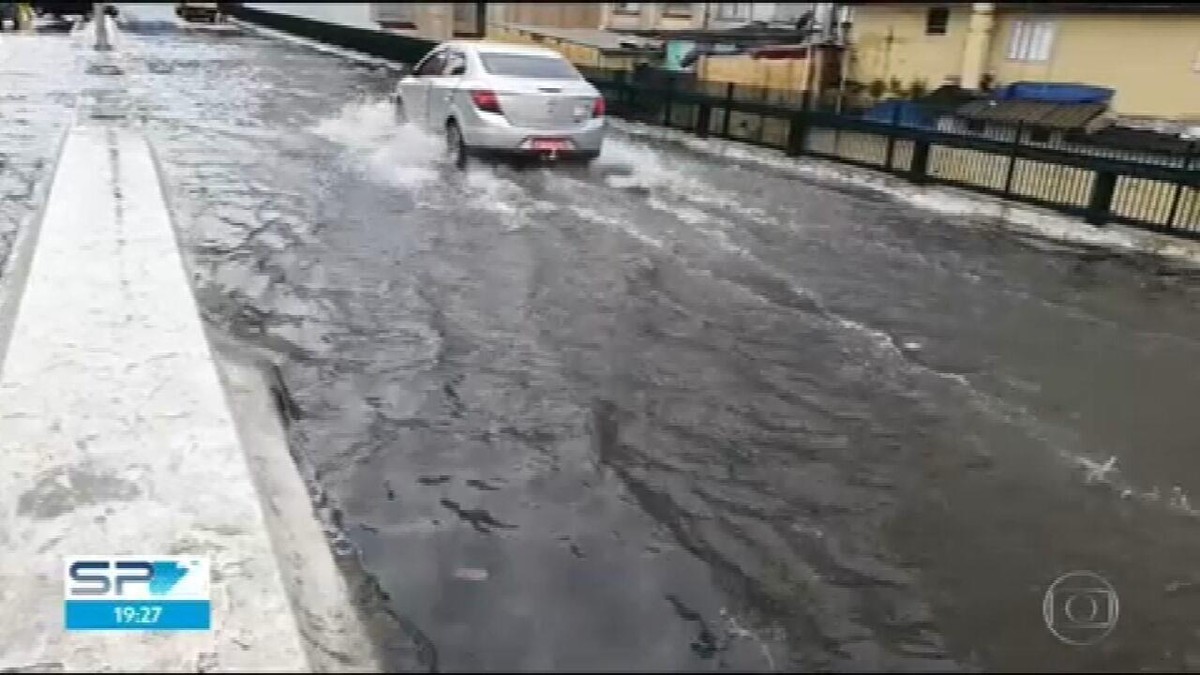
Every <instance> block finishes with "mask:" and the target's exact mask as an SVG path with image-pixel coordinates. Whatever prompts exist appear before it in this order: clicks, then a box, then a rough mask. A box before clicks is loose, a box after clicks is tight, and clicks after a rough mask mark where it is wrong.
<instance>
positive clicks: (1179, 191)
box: [1167, 141, 1196, 228]
mask: <svg viewBox="0 0 1200 675" xmlns="http://www.w3.org/2000/svg"><path fill="white" fill-rule="evenodd" d="M1195 154H1196V142H1195V141H1192V142H1191V143H1189V144H1188V149H1187V152H1185V153H1184V155H1183V168H1184V169H1185V170H1187V169H1191V168H1192V166H1191V165H1192V157H1193V156H1195ZM1182 199H1183V181H1179V182H1178V183H1176V184H1175V194H1173V195H1171V211H1170V212H1169V213H1168V214H1167V228H1172V227H1175V217H1176V216H1178V215H1179V202H1180V201H1181V200H1182Z"/></svg>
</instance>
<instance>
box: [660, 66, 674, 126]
mask: <svg viewBox="0 0 1200 675" xmlns="http://www.w3.org/2000/svg"><path fill="white" fill-rule="evenodd" d="M666 90H667V95H666V97H665V98H664V99H663V121H662V125H663V126H664V127H667V128H668V129H669V128H671V99H672V98H673V94H674V93H675V78H674V77H668V78H667V87H666Z"/></svg>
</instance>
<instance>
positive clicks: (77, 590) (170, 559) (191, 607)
mask: <svg viewBox="0 0 1200 675" xmlns="http://www.w3.org/2000/svg"><path fill="white" fill-rule="evenodd" d="M65 562H66V564H65V565H64V569H63V600H64V613H65V624H66V629H67V630H126V631H127V630H155V631H163V630H209V629H210V625H211V615H212V607H211V602H210V598H209V580H210V574H211V567H210V564H209V560H208V559H207V558H200V557H191V556H162V555H114V556H70V557H68V558H67V560H66V561H65Z"/></svg>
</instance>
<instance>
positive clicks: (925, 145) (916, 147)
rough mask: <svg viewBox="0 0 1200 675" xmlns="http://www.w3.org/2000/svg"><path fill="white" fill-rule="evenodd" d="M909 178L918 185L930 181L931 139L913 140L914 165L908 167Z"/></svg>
mask: <svg viewBox="0 0 1200 675" xmlns="http://www.w3.org/2000/svg"><path fill="white" fill-rule="evenodd" d="M908 179H909V180H910V181H912V182H913V183H915V184H917V185H924V184H926V183H928V182H929V141H928V140H927V139H924V138H922V139H918V140H916V141H914V142H913V154H912V165H911V166H910V167H909V169H908Z"/></svg>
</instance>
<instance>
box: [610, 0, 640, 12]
mask: <svg viewBox="0 0 1200 675" xmlns="http://www.w3.org/2000/svg"><path fill="white" fill-rule="evenodd" d="M613 11H614V12H616V13H617V14H637V13H639V12H641V11H642V3H640V2H616V3H613Z"/></svg>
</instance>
